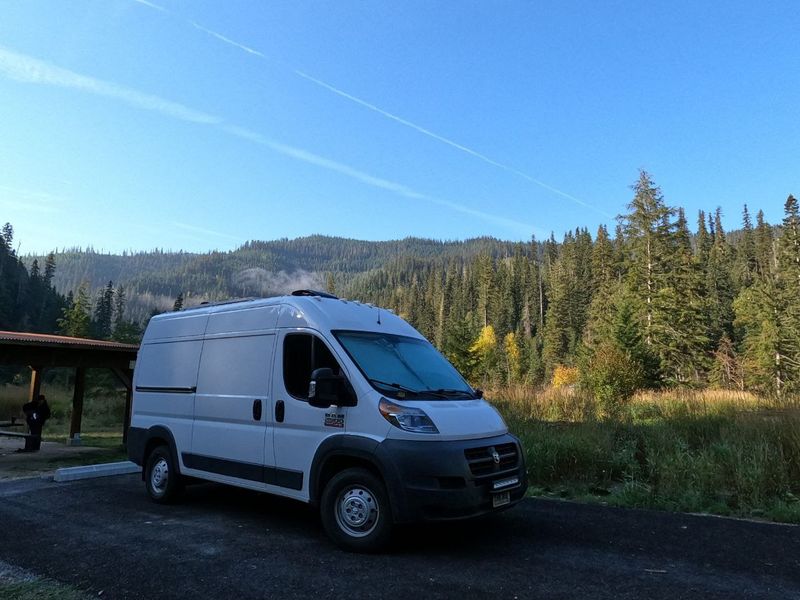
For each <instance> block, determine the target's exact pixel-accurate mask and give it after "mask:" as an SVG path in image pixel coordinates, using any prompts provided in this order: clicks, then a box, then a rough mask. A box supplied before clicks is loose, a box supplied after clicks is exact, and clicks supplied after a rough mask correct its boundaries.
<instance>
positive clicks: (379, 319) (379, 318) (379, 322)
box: [375, 306, 381, 325]
mask: <svg viewBox="0 0 800 600" xmlns="http://www.w3.org/2000/svg"><path fill="white" fill-rule="evenodd" d="M375 308H377V309H378V325H380V324H381V307H380V306H376V307H375Z"/></svg>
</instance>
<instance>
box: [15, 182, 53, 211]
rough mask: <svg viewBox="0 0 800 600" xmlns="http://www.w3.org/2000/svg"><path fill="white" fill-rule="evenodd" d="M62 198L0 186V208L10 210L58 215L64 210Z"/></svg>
mask: <svg viewBox="0 0 800 600" xmlns="http://www.w3.org/2000/svg"><path fill="white" fill-rule="evenodd" d="M63 204H64V198H62V197H61V196H57V195H55V194H50V193H48V192H42V191H39V190H27V189H20V188H14V187H9V186H6V185H0V206H3V207H5V208H9V209H11V210H18V211H25V212H35V213H58V212H62V211H63V210H64V208H63Z"/></svg>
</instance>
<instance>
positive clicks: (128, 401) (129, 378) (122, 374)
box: [111, 367, 133, 448]
mask: <svg viewBox="0 0 800 600" xmlns="http://www.w3.org/2000/svg"><path fill="white" fill-rule="evenodd" d="M111 372H112V373H114V375H116V376H117V379H119V381H120V383H122V385H124V386H125V418H124V422H123V423H122V447H123V448H127V447H128V427H130V426H131V406H132V400H133V370H132V369H122V368H119V367H114V368H112V369H111Z"/></svg>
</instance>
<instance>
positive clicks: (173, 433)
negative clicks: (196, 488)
mask: <svg viewBox="0 0 800 600" xmlns="http://www.w3.org/2000/svg"><path fill="white" fill-rule="evenodd" d="M128 455H129V457H130V459H131V460H132V461H134V462H135V463H136V464H138V465H141V466H142V467H143V469H142V476H143V479H144V481H145V483H146V487H147V491H148V493H149V495H150V497H151V498H152V499H153V500H155V501H156V502H170V501H172V500H174V499H175V497H176V495H177V494H178V492H179V491H180V489H181V484H182V481H185V480H186V479H187V478H199V479H204V480H209V481H216V482H220V483H226V484H231V485H236V486H240V487H245V488H249V489H253V490H259V491H263V492H269V493H272V494H278V495H280V496H287V497H289V498H294V499H296V500H300V501H301V502H307V503H312V504H313V505H315V506H318V507H319V509H320V514H321V517H322V523H323V526H324V528H325V530H326V532H327V533H328V534H329V535H330V537H331V538H332V539H333V540H334V541H335V542H336V543H337V544H338V545H340V546H341V547H343V548H345V549H348V550H361V551H369V550H375V549H378V548H380V547H381V546H383V545H384V544H385V543H386V542H387V541H388V539H389V536H390V533H391V530H392V527H393V525H395V524H398V523H407V522H412V521H421V520H440V519H462V518H467V517H473V516H477V515H480V514H484V513H488V512H491V511H496V510H502V509H505V508H508V507H509V506H512V505H514V504H516V503H517V502H519V501H520V500H521V499H522V497H523V496H524V494H525V490H526V488H527V478H526V473H525V463H524V458H523V452H522V449H521V447H520V444H519V441H518V440H517V438H515V437H514V436H512V435H510V434H509V432H508V428H507V427H506V424H505V423H504V422H503V419H502V418H501V417H500V415H499V413H498V412H497V411H496V410H495V409H494V408H493V407H492V406H491V405H490V404H488V403H487V402H486V401H485V400H483V399H482V393H481V392H480V391H476V390H474V389H473V388H471V387H470V386H469V385H468V384H467V383H466V381H465V380H464V378H463V377H461V375H459V373H458V372H457V371H456V370H455V369H454V368H453V366H452V365H451V364H450V363H449V362H448V361H447V360H445V358H444V357H443V356H442V355H441V354H439V352H437V351H436V349H435V348H434V347H433V346H432V345H431V344H430V342H428V341H427V340H426V339H425V338H424V337H423V336H422V335H420V333H419V332H418V331H417V330H416V329H414V328H413V327H411V325H409V324H408V323H406V322H405V321H404V320H403V319H401V318H399V317H397V316H395V315H394V314H392V313H391V312H389V311H387V310H385V309H380V308H376V307H374V306H371V305H367V304H362V303H359V302H352V301H347V300H340V299H338V298H336V297H335V296H331V295H329V294H325V293H323V292H315V291H310V290H300V291H297V292H294V293H293V294H292V295H291V296H286V297H280V298H268V299H260V300H246V301H237V302H230V303H221V304H215V305H201V306H200V307H197V308H192V309H186V310H182V311H179V312H173V313H166V314H162V315H158V316H155V317H153V318H152V319H151V320H150V324H149V325H148V326H147V331H146V332H145V334H144V339H143V340H142V345H141V348H140V350H139V356H138V359H137V362H136V369H135V372H134V396H133V409H132V415H131V427H130V429H129V432H128Z"/></svg>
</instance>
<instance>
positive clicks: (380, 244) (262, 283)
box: [25, 235, 519, 316]
mask: <svg viewBox="0 0 800 600" xmlns="http://www.w3.org/2000/svg"><path fill="white" fill-rule="evenodd" d="M518 245H519V243H518V242H507V241H502V240H498V239H495V238H490V237H482V238H473V239H469V240H464V241H440V240H432V239H424V238H411V237H410V238H405V239H401V240H388V241H365V240H355V239H349V238H341V237H330V236H323V235H313V236H307V237H300V238H295V239H286V238H283V239H278V240H271V241H250V242H247V243H245V244H244V245H242V246H241V247H239V248H237V249H236V250H232V251H228V252H219V251H211V252H206V253H191V252H166V251H163V250H153V251H147V252H135V253H124V254H107V253H99V252H96V251H94V250H92V249H87V250H68V251H66V252H61V253H56V255H55V259H56V273H55V278H54V280H53V281H54V285H55V287H56V289H57V290H58V291H59V292H61V293H64V294H66V293H67V292H69V291H74V290H75V289H77V288H78V286H80V285H81V283H82V282H84V281H86V282H88V284H89V287H90V288H91V290H92V293H94V290H96V289H98V288H100V287H102V286H104V285H106V284H107V283H108V282H109V281H113V282H114V285H115V286H120V285H122V286H124V287H125V290H126V294H127V296H128V299H129V308H130V309H131V311H132V312H133V313H134V314H136V315H137V316H141V315H142V314H143V313H145V312H149V311H150V310H152V309H153V308H158V309H162V310H163V309H166V308H169V306H171V304H172V302H173V301H174V299H175V297H176V296H177V295H178V294H179V293H182V294H183V295H184V296H185V297H186V299H187V301H188V302H190V303H193V302H199V301H201V300H217V299H222V298H230V297H244V296H268V295H275V294H281V293H286V292H288V291H291V290H292V289H297V288H304V287H318V288H322V287H325V286H326V284H327V279H328V278H329V277H330V278H332V281H333V283H334V285H335V286H336V288H337V290H339V291H340V292H346V291H347V289H348V288H349V287H350V285H351V284H352V283H353V281H354V280H357V279H358V278H359V277H361V276H365V275H366V274H368V273H370V272H371V271H375V270H378V269H381V268H384V267H386V266H387V265H389V264H391V263H393V262H396V261H405V260H414V261H416V260H419V261H422V262H426V263H430V262H433V263H436V262H439V261H445V260H451V259H458V260H465V261H467V260H470V259H471V258H474V257H475V256H477V255H479V254H481V253H484V254H489V255H491V256H494V257H498V256H509V255H511V253H512V252H513V249H514V248H515V247H516V246H518ZM34 258H38V259H39V262H40V264H41V263H42V261H43V258H44V257H42V256H28V257H25V262H26V263H27V264H30V263H31V262H32V261H33V259H34Z"/></svg>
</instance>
